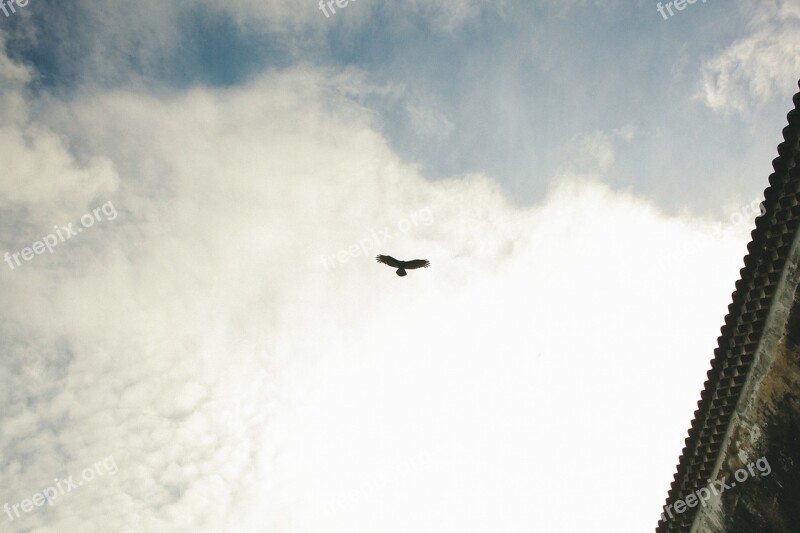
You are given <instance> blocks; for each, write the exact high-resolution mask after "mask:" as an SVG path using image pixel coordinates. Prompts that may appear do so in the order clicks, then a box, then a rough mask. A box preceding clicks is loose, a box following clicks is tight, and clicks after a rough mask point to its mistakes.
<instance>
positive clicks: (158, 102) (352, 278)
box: [0, 4, 747, 533]
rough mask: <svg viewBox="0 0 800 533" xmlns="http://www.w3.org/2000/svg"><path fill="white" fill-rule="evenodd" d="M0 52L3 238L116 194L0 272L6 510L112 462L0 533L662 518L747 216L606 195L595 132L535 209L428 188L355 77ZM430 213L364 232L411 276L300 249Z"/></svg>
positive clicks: (573, 525) (475, 183) (643, 522)
mask: <svg viewBox="0 0 800 533" xmlns="http://www.w3.org/2000/svg"><path fill="white" fill-rule="evenodd" d="M269 5H271V4H269ZM0 69H2V70H0V73H1V74H2V76H3V78H2V79H3V84H4V86H8V87H9V88H10V90H9V91H4V92H3V97H2V98H3V100H2V102H3V108H2V109H3V115H2V120H3V122H2V129H0V132H1V133H2V134H0V154H2V155H3V156H4V157H9V158H13V161H14V165H13V166H11V167H10V170H9V171H8V172H7V173H5V174H4V175H3V181H2V185H0V187H2V189H3V195H2V198H3V200H2V201H3V202H4V204H3V213H4V215H2V218H1V219H0V221H2V224H3V226H4V227H5V228H7V231H5V232H4V233H3V235H4V237H3V241H2V244H3V247H4V249H5V250H16V249H19V247H20V246H22V245H25V244H26V243H30V242H31V241H32V240H33V239H35V238H36V237H38V236H40V235H41V234H43V233H45V232H47V231H50V228H51V227H52V226H53V225H55V224H62V223H65V222H67V221H70V220H74V219H76V218H77V217H79V216H80V215H81V214H83V213H85V212H86V211H87V209H90V208H92V207H95V206H97V205H100V204H102V203H103V202H106V201H113V203H114V205H115V206H116V209H117V211H118V216H117V217H116V219H115V220H113V221H108V222H105V223H104V225H102V226H99V227H98V228H97V229H93V230H92V231H91V232H86V233H85V234H83V235H82V236H81V238H80V240H76V241H75V242H74V243H72V242H66V243H64V244H63V245H60V246H59V248H58V249H57V251H56V252H55V253H54V254H47V255H42V256H40V257H38V258H37V260H36V261H33V262H31V263H29V264H26V265H24V267H23V268H19V269H17V270H14V271H11V270H10V269H4V270H2V274H0V293H2V294H4V295H5V296H6V299H5V302H4V303H5V305H3V306H2V309H1V310H0V328H2V334H1V335H0V338H2V339H3V341H2V350H3V353H4V358H5V360H6V361H7V364H6V365H4V366H3V368H2V369H0V411H1V412H2V413H3V414H4V416H3V418H2V422H0V453H1V454H2V457H4V458H6V459H5V460H4V461H3V462H2V465H1V466H0V468H1V469H2V470H0V478H1V479H2V480H3V483H1V484H0V487H2V488H0V503H4V502H8V503H14V502H19V501H21V500H22V499H24V498H27V497H29V496H30V495H31V494H34V493H35V492H36V491H39V490H43V489H45V488H46V487H48V486H50V485H52V484H53V480H54V479H55V478H64V477H67V476H70V475H75V476H76V478H77V475H78V474H79V473H80V472H82V471H83V469H84V468H86V467H91V466H92V465H93V464H95V463H97V462H98V461H102V460H103V459H104V458H107V457H110V456H113V458H114V459H115V462H116V465H117V466H118V470H117V471H116V473H115V474H114V475H113V476H106V477H102V478H99V479H97V480H94V481H93V482H92V483H90V484H85V485H84V486H82V487H81V488H80V490H77V491H73V492H70V493H69V494H67V495H65V496H64V497H63V498H62V499H61V500H59V501H58V502H57V503H56V504H55V505H53V506H48V505H45V506H43V507H41V508H38V509H36V510H35V511H34V512H31V513H28V514H26V515H25V516H24V517H21V518H17V519H15V520H14V521H11V520H9V519H8V518H7V517H6V516H4V515H0V520H2V521H3V528H4V530H5V529H9V530H11V531H37V532H49V531H53V532H55V531H84V532H90V533H91V532H94V531H97V532H101V531H109V530H120V531H141V530H148V531H165V532H166V531H170V532H175V531H209V532H211V531H281V532H286V533H292V532H309V531H315V532H316V531H319V532H325V533H335V532H339V531H342V532H345V531H347V532H353V531H384V532H386V533H393V532H400V531H409V530H412V531H437V532H442V531H459V532H473V531H474V532H478V531H481V532H482V531H490V530H494V531H508V532H513V531H532V530H540V529H541V530H585V529H590V527H589V525H590V524H591V525H592V527H591V529H595V528H596V524H597V518H596V517H597V516H599V515H600V513H603V514H607V513H608V512H609V507H608V506H609V505H610V503H609V502H608V501H604V500H601V499H598V498H597V494H599V493H603V494H616V495H623V496H624V498H623V499H624V502H623V501H620V503H619V505H620V507H622V506H624V507H625V509H627V510H628V511H626V513H620V516H621V518H620V522H618V523H617V525H615V528H616V527H617V526H618V525H619V524H622V523H623V522H624V526H625V527H626V530H630V531H634V530H639V531H640V530H642V528H648V527H652V524H653V523H654V518H655V517H656V516H657V515H658V512H659V506H660V504H661V500H662V499H663V490H664V487H665V486H666V485H667V483H668V480H669V478H670V476H671V474H672V471H671V467H672V465H673V464H674V460H675V458H676V457H677V454H678V452H679V447H680V439H676V437H675V436H676V435H682V434H683V432H684V431H685V422H686V420H687V419H688V418H689V417H690V415H691V412H692V410H693V409H694V405H693V404H694V401H693V400H691V401H687V402H685V405H680V406H678V408H676V406H675V398H676V397H683V398H692V399H694V398H695V397H696V391H697V390H699V389H700V387H701V384H702V377H703V375H704V372H705V370H706V369H707V361H708V360H709V359H710V356H711V349H712V348H713V346H714V339H715V334H714V332H715V331H716V328H718V326H719V324H720V320H721V317H722V316H723V315H724V312H725V305H726V304H727V302H728V295H729V294H730V291H731V288H732V282H731V280H733V279H735V278H736V276H737V270H738V268H739V267H740V266H741V264H740V263H741V257H742V255H743V252H744V248H743V242H744V241H745V240H746V230H747V224H742V225H741V226H729V227H726V229H725V231H723V232H716V233H714V232H712V231H711V229H712V224H711V223H710V222H709V221H702V220H690V219H688V218H674V217H668V216H665V215H664V214H662V213H661V212H660V211H659V210H657V209H656V208H654V207H653V206H652V205H651V204H650V203H648V202H646V201H643V200H642V199H640V198H637V197H635V196H633V195H631V194H628V193H625V192H620V191H614V190H612V189H610V188H608V187H607V186H605V185H602V183H601V181H600V178H602V175H598V174H597V171H595V170H592V169H596V168H598V167H599V168H601V169H602V171H603V172H606V171H610V164H611V162H613V153H612V148H611V144H610V143H609V142H608V135H607V134H603V133H602V132H601V133H598V134H596V135H593V136H591V139H594V141H595V142H594V144H593V146H594V149H593V151H592V152H591V153H590V154H589V155H588V156H587V157H588V159H586V160H580V161H577V162H569V161H565V164H564V165H563V167H562V169H561V170H560V171H559V172H560V174H559V175H560V178H561V179H560V181H559V185H558V186H556V187H554V188H553V189H552V190H551V191H550V192H549V194H548V195H547V198H546V200H545V201H544V202H543V203H541V204H538V205H534V206H520V205H516V204H515V203H514V202H512V201H510V200H509V199H508V198H507V197H506V196H505V194H504V193H503V192H502V191H501V189H500V188H499V187H498V186H497V185H496V184H495V183H494V182H493V181H492V180H491V179H490V178H489V177H487V176H481V175H470V176H455V177H453V178H451V179H447V180H441V181H437V182H431V181H428V180H426V179H425V177H424V176H423V175H421V173H420V171H419V169H418V168H417V167H415V166H413V165H409V164H407V163H405V162H404V161H402V160H401V159H400V158H399V157H398V156H397V155H396V154H394V153H393V152H392V151H391V150H390V149H389V147H388V145H387V143H386V141H385V139H383V138H382V137H381V136H380V135H379V134H378V133H377V132H376V128H375V125H374V116H373V114H372V113H371V112H369V111H368V110H366V109H364V108H363V107H361V106H360V105H358V104H357V103H355V102H354V101H353V100H352V99H351V98H349V97H348V96H347V94H348V89H347V88H348V87H350V88H352V87H353V86H357V85H358V77H357V76H354V77H352V78H349V77H348V75H347V73H344V74H342V73H331V72H327V71H319V70H315V69H311V68H293V69H287V70H282V71H274V72H271V73H267V74H264V75H263V76H260V77H258V78H257V79H254V80H253V81H252V82H250V83H248V84H246V85H244V86H242V87H237V88H231V89H215V90H212V89H203V88H195V89H189V90H186V91H173V92H169V93H164V94H159V95H155V94H152V93H148V92H144V91H135V90H131V91H123V90H117V91H99V90H97V91H89V90H86V91H77V92H76V94H75V95H73V96H71V97H70V98H69V99H64V100H62V99H56V98H46V97H43V98H38V99H34V98H33V97H32V96H31V95H29V94H28V93H27V92H26V86H25V81H26V80H27V77H26V73H25V71H24V69H22V68H21V67H19V66H17V65H15V64H14V63H13V62H11V61H8V60H7V59H6V58H3V60H2V61H0ZM421 209H427V210H429V211H430V213H432V223H431V224H420V225H418V226H415V227H413V228H410V229H409V230H408V231H406V232H397V233H396V234H395V236H394V238H393V239H392V241H391V242H390V247H389V248H387V249H380V250H377V249H376V250H375V252H376V253H378V252H380V253H390V254H393V255H396V256H398V257H403V258H412V257H417V256H423V257H425V258H427V259H429V260H430V261H431V263H432V266H431V268H430V269H426V270H424V271H414V272H411V273H410V274H409V276H407V277H406V278H405V279H399V278H397V277H396V276H395V275H394V273H393V272H391V270H389V269H387V268H386V267H383V266H381V265H377V264H376V263H375V262H374V260H373V258H372V257H371V256H369V255H364V256H360V257H358V258H355V259H353V260H351V261H348V262H345V263H342V264H339V265H337V266H336V268H335V269H326V268H325V266H324V265H323V264H322V263H321V261H320V257H321V256H324V255H325V254H333V253H336V252H337V251H338V250H342V249H348V248H349V247H350V246H351V245H353V244H356V243H358V242H359V239H361V238H362V237H363V236H364V235H365V234H367V233H369V231H370V230H371V229H373V228H383V227H392V226H395V225H397V223H398V221H400V220H402V219H404V217H406V216H407V215H408V214H409V213H413V212H418V211H419V210H421ZM645 463H646V464H666V465H670V468H669V469H667V470H664V471H663V472H661V473H660V477H659V476H654V475H653V472H652V471H650V470H648V469H643V468H641V465H642V464H645ZM576 507H577V508H580V509H582V512H581V513H575V512H574V509H575V508H576ZM631 510H632V511H631ZM615 531H617V529H615Z"/></svg>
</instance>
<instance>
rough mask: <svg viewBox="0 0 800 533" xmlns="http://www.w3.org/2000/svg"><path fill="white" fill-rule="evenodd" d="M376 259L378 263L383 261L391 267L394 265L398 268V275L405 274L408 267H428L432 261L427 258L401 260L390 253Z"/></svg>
mask: <svg viewBox="0 0 800 533" xmlns="http://www.w3.org/2000/svg"><path fill="white" fill-rule="evenodd" d="M375 259H377V260H378V263H383V264H384V265H389V266H390V267H394V268H396V269H397V272H395V273H396V274H397V275H398V276H405V275H406V274H407V272H406V269H409V270H411V269H413V268H428V267H429V266H431V263H430V261H428V260H427V259H413V260H411V261H399V260H397V259H395V258H394V257H392V256H390V255H379V256H377V257H376V258H375Z"/></svg>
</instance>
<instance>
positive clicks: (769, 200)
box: [656, 82, 800, 533]
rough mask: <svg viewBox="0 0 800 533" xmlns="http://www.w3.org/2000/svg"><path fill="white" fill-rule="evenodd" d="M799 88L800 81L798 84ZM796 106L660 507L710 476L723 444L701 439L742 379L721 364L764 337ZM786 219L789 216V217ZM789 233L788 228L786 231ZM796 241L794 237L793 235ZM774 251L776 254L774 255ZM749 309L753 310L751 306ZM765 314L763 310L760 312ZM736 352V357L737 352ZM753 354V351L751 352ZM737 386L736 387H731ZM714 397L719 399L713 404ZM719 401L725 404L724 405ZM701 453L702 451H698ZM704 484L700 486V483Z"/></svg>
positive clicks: (798, 131)
mask: <svg viewBox="0 0 800 533" xmlns="http://www.w3.org/2000/svg"><path fill="white" fill-rule="evenodd" d="M798 87H800V82H798ZM792 100H793V103H794V109H792V110H791V111H790V112H789V113H788V114H787V120H788V123H789V125H788V126H786V127H785V128H784V129H783V138H784V142H782V143H781V144H779V145H778V157H777V158H775V159H774V160H773V161H772V167H773V169H774V170H775V172H774V173H772V174H771V175H770V176H769V187H767V188H766V189H765V190H764V203H763V206H764V210H763V211H762V212H764V215H763V216H759V217H758V218H756V227H755V229H754V230H753V231H752V232H751V234H750V235H751V241H750V243H749V244H748V245H747V251H748V253H747V255H746V256H745V257H744V265H745V266H744V268H742V269H741V270H740V271H739V273H740V279H739V281H737V282H736V290H735V291H734V292H733V294H732V300H733V301H732V303H731V304H730V305H729V306H728V314H727V315H726V316H725V324H724V325H723V326H722V328H720V333H721V335H720V336H719V337H718V339H717V344H718V347H717V348H716V349H715V350H714V358H713V359H712V360H711V369H710V370H709V371H708V372H707V376H708V380H707V381H706V382H705V383H704V389H703V391H702V392H701V393H700V401H698V402H697V407H698V409H697V410H696V411H695V412H694V419H693V420H692V422H691V426H690V428H689V435H688V437H687V438H686V440H685V447H684V448H683V450H682V451H681V456H680V459H679V461H678V466H677V470H676V473H675V475H674V476H673V482H672V483H671V484H670V490H669V493H668V496H667V501H666V503H665V505H664V508H663V509H662V511H665V510H666V508H667V506H668V505H670V504H674V503H675V501H677V500H678V499H681V498H684V497H685V496H686V495H688V494H691V493H692V492H694V491H695V490H697V489H698V488H700V486H698V485H701V482H702V485H705V483H706V479H705V478H706V472H707V473H708V475H710V468H711V467H713V463H714V461H707V460H706V461H703V457H704V456H706V455H707V453H706V452H708V453H711V454H713V455H714V456H715V457H716V454H717V453H718V452H719V447H718V446H717V449H716V450H715V449H714V443H713V442H706V441H708V440H709V439H708V438H706V439H703V438H702V436H703V434H704V432H705V433H706V434H709V433H713V434H718V431H716V430H715V429H714V428H719V427H720V426H721V425H722V424H724V428H725V429H727V426H728V423H729V422H730V417H731V414H732V412H733V409H734V408H735V405H736V401H737V400H738V397H739V394H740V393H741V389H742V385H743V383H740V384H739V385H738V387H727V388H726V387H721V386H720V379H721V377H722V372H723V368H730V367H731V366H732V365H734V364H737V363H738V366H737V369H743V368H746V369H747V370H749V365H750V363H751V362H752V350H754V349H755V345H757V343H758V340H759V339H760V337H761V333H762V332H763V327H764V318H765V317H762V316H760V315H759V313H755V314H754V312H753V309H754V308H755V307H757V306H758V305H759V304H760V303H762V302H763V301H764V300H766V298H762V299H761V301H759V300H758V297H759V296H760V295H763V294H765V293H769V298H768V303H771V301H772V298H773V297H774V294H775V293H774V292H770V291H774V288H775V285H776V284H777V277H776V276H775V273H774V269H773V270H772V271H770V267H772V266H774V265H775V264H776V261H779V262H780V270H779V271H782V270H783V267H784V266H785V262H786V257H787V253H788V246H786V245H785V243H784V245H783V246H778V248H777V249H773V247H774V245H775V244H776V242H777V243H781V241H780V240H778V239H777V237H776V236H780V235H781V231H780V230H781V229H782V228H783V227H784V226H782V225H785V227H786V228H788V229H790V230H791V234H792V236H793V235H794V234H795V233H796V232H797V226H798V220H800V210H798V209H797V208H796V207H795V208H792V207H791V206H788V207H787V206H786V205H781V200H782V199H783V198H784V197H785V196H786V195H787V194H790V193H793V194H795V195H797V194H798V192H797V189H798V188H800V187H795V183H797V182H800V175H798V170H800V167H798V164H800V161H798V159H800V157H799V156H800V149H798V139H800V92H798V93H796V94H795V95H794V97H793V99H792ZM789 185H792V186H793V187H795V190H793V191H788V190H787V187H788V186H789ZM787 217H788V218H787ZM783 233H784V234H786V231H784V232H783ZM792 240H793V239H792ZM773 252H774V253H776V254H777V255H778V258H777V260H776V258H775V257H771V254H773ZM748 307H749V308H748ZM762 314H763V312H762ZM745 325H747V326H748V329H750V328H752V331H749V332H748V333H747V334H744V335H743V334H741V333H742V332H741V329H742V327H744V326H745ZM736 354H738V355H736ZM748 354H749V355H748ZM733 389H735V391H734V390H733ZM726 391H728V392H735V394H734V395H733V396H727V397H725V398H721V394H724V393H726ZM715 398H716V403H715ZM719 404H723V406H722V408H720V406H719ZM699 452H702V453H699ZM702 485H701V486H702ZM696 510H697V508H690V509H687V511H686V512H685V513H683V514H681V515H679V516H676V515H673V518H672V519H669V518H668V519H667V520H666V521H664V520H659V522H658V526H657V527H656V532H657V533H663V532H667V531H687V530H688V528H689V526H690V525H691V523H692V521H693V520H694V515H695V514H696Z"/></svg>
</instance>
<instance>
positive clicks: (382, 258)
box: [375, 255, 416, 268]
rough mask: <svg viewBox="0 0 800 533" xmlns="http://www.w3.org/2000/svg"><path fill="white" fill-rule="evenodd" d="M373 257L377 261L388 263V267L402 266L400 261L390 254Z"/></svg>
mask: <svg viewBox="0 0 800 533" xmlns="http://www.w3.org/2000/svg"><path fill="white" fill-rule="evenodd" d="M375 259H377V260H378V263H383V264H384V265H389V266H390V267H394V268H400V267H401V266H403V263H402V261H398V260H397V259H395V258H394V257H392V256H391V255H379V256H377V257H376V258H375ZM412 268H416V267H412Z"/></svg>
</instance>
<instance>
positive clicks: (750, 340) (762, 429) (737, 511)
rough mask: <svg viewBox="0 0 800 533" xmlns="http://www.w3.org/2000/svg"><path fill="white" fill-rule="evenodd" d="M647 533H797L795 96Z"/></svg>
mask: <svg viewBox="0 0 800 533" xmlns="http://www.w3.org/2000/svg"><path fill="white" fill-rule="evenodd" d="M793 100H794V109H792V110H791V111H790V112H789V114H788V121H789V125H788V126H787V127H786V128H784V129H783V138H784V142H782V143H781V144H780V145H778V157H777V158H776V159H775V160H774V161H773V162H772V166H773V168H774V169H775V172H774V173H773V174H772V175H770V177H769V187H768V188H767V189H765V191H764V205H763V207H764V210H763V211H762V212H764V215H763V216H760V217H758V218H757V219H756V228H755V230H753V232H752V234H751V235H752V240H751V242H750V244H748V245H747V255H746V256H745V258H744V268H742V269H741V271H740V274H741V278H740V279H739V281H737V282H736V290H735V291H734V293H733V303H731V304H730V305H729V306H728V315H727V316H726V317H725V324H724V325H723V326H722V329H721V335H720V337H719V339H718V342H719V343H718V348H717V349H716V350H714V358H713V359H712V361H711V370H709V371H708V380H707V381H706V382H705V386H704V390H703V391H702V393H701V394H700V401H699V402H698V404H697V405H698V409H697V410H696V411H695V412H694V420H693V421H692V423H691V428H690V429H689V437H688V438H687V439H686V447H685V448H683V451H682V453H681V457H680V459H679V462H678V468H677V473H676V474H675V476H674V481H673V482H672V484H671V488H670V491H669V494H668V497H667V502H666V504H665V506H664V508H663V509H662V511H663V513H662V515H661V520H659V522H658V526H657V528H656V531H657V532H658V533H665V532H673V531H680V532H689V531H691V532H699V533H707V532H708V533H713V532H723V531H724V532H733V533H755V532H759V533H762V532H776V533H777V532H800V270H798V266H799V265H800V232H798V227H800V147H799V146H798V139H799V138H800V93H798V94H795V96H794V99H793Z"/></svg>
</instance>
